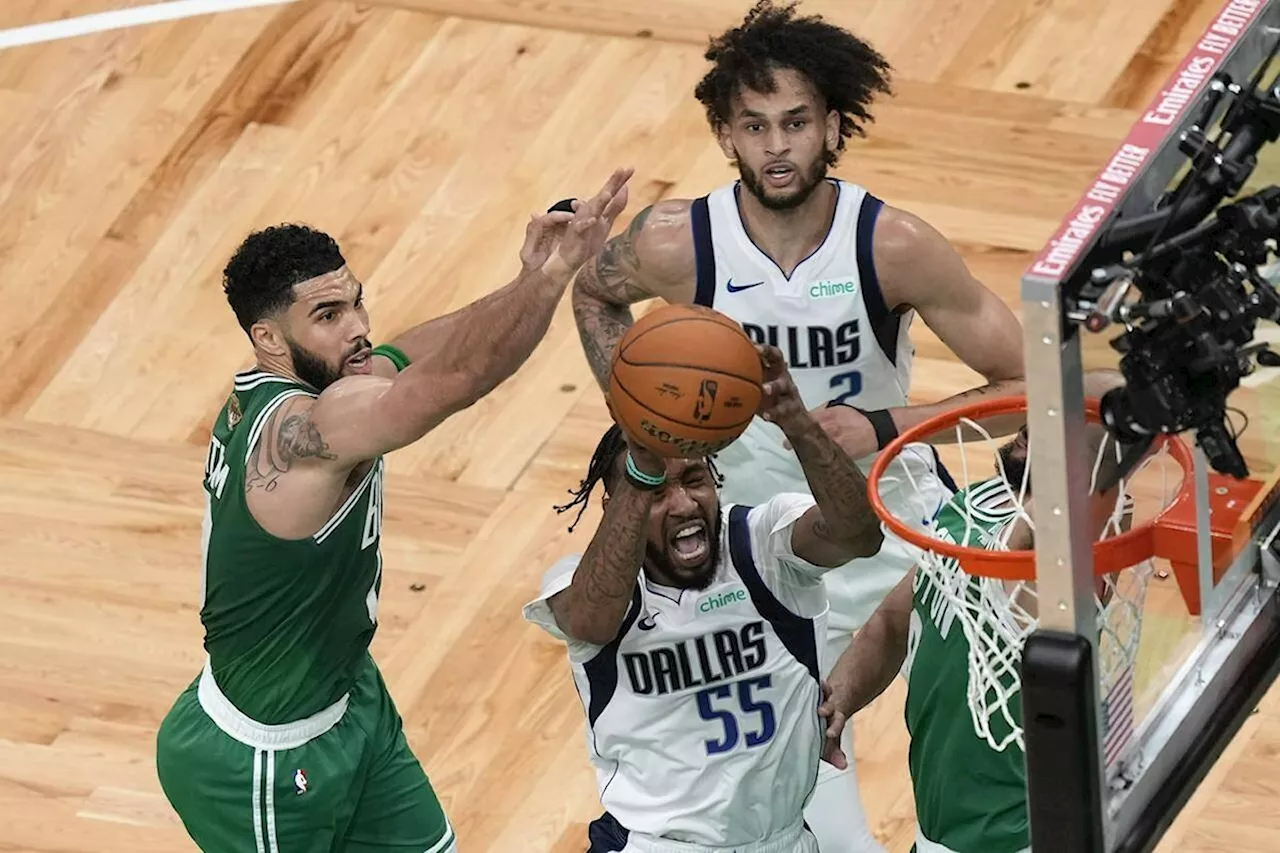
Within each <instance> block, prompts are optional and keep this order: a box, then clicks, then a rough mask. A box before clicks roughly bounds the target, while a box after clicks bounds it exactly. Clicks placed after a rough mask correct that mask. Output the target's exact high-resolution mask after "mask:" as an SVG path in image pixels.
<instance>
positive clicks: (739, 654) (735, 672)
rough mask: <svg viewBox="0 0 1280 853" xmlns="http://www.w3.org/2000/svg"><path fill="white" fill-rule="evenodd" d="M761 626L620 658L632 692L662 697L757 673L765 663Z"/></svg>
mask: <svg viewBox="0 0 1280 853" xmlns="http://www.w3.org/2000/svg"><path fill="white" fill-rule="evenodd" d="M768 654H769V651H768V646H767V644H766V643H765V639H764V623H763V622H760V621H756V622H749V623H747V624H746V625H744V626H742V628H740V629H738V630H733V629H725V630H723V631H715V632H713V633H711V634H704V635H702V636H701V637H695V638H694V639H692V640H681V641H680V642H678V643H672V644H671V645H668V646H659V647H657V648H653V649H648V650H646V651H643V652H627V653H625V654H623V655H622V661H623V664H624V668H625V669H626V671H627V680H628V681H629V682H630V683H631V691H632V692H633V693H635V694H637V695H639V696H651V695H654V694H656V695H658V696H665V695H666V694H668V693H678V692H680V691H682V690H687V689H689V688H692V687H702V686H705V685H708V684H717V683H719V682H721V681H730V680H733V679H736V678H738V677H739V676H740V675H742V674H744V673H747V672H751V671H752V670H755V669H759V668H760V667H762V666H764V665H765V663H766V662H767V660H768Z"/></svg>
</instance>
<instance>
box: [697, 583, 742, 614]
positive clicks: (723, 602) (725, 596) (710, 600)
mask: <svg viewBox="0 0 1280 853" xmlns="http://www.w3.org/2000/svg"><path fill="white" fill-rule="evenodd" d="M746 600H747V590H746V588H745V587H741V586H740V587H738V588H737V589H731V590H729V591H727V592H713V593H711V595H708V596H707V597H706V598H703V599H702V600H700V601H699V602H698V612H699V613H713V612H715V611H716V610H719V609H720V608H722V607H730V606H732V605H734V604H738V603H740V602H743V601H746Z"/></svg>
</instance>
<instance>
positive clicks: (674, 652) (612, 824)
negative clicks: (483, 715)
mask: <svg viewBox="0 0 1280 853" xmlns="http://www.w3.org/2000/svg"><path fill="white" fill-rule="evenodd" d="M760 351H761V359H762V362H763V365H764V378H765V382H764V395H763V399H762V402H761V406H760V410H759V411H760V415H761V417H763V418H764V419H766V420H768V421H769V422H771V423H773V424H775V425H776V426H777V427H778V428H779V429H780V430H782V432H783V434H784V435H786V436H787V438H788V440H790V442H791V443H792V445H793V446H794V447H795V449H796V454H797V455H798V456H799V458H800V464H801V466H802V469H803V471H804V476H805V477H806V478H807V481H808V488H807V490H806V492H808V493H805V494H794V493H793V494H778V495H774V496H773V497H772V498H770V499H769V500H768V501H766V502H764V503H762V504H760V505H758V506H754V507H751V506H743V505H733V504H729V503H722V502H721V500H720V498H719V496H718V495H717V479H718V477H717V475H716V473H715V469H714V467H713V465H712V463H711V461H710V460H707V459H668V460H663V459H661V458H658V457H657V456H654V455H653V454H652V453H650V452H648V451H646V450H644V449H643V447H641V446H640V445H639V444H637V443H636V442H634V441H632V440H631V439H630V438H628V437H627V436H625V435H623V434H622V432H621V431H620V429H619V428H618V427H616V426H615V427H613V428H611V429H610V430H609V431H608V432H607V433H606V434H605V436H604V438H603V440H602V441H601V442H600V445H599V447H598V448H597V449H596V453H595V455H594V456H593V457H592V460H591V467H590V469H589V471H588V474H587V477H586V479H585V480H584V481H583V483H582V485H581V487H580V489H579V490H578V492H577V495H576V498H575V501H574V502H573V503H571V504H570V505H569V507H560V508H559V509H561V510H564V509H568V508H570V507H572V506H575V505H585V503H586V501H587V500H588V499H589V497H590V495H591V492H592V490H593V489H594V487H595V485H596V484H597V483H598V482H601V481H603V483H604V489H605V499H604V517H603V519H602V521H601V522H600V526H599V528H598V529H597V530H596V532H595V535H594V536H593V537H592V539H591V543H590V544H589V545H588V546H587V549H586V551H585V552H584V553H583V554H582V555H581V557H576V556H575V557H569V558H566V559H564V560H561V561H560V562H559V563H557V564H556V565H555V566H553V567H552V568H551V569H550V570H549V571H548V572H547V574H546V576H545V577H544V579H543V585H542V591H541V594H540V595H539V597H538V598H537V599H536V600H535V601H533V602H531V603H530V604H529V605H527V606H526V607H525V618H527V619H529V620H530V621H532V622H534V623H535V624H537V625H539V626H540V627H542V628H543V629H545V630H546V631H548V632H549V633H550V634H551V635H552V636H554V637H556V638H557V639H559V640H561V641H563V642H565V643H566V644H567V646H568V654H569V662H570V665H571V668H572V671H573V678H574V682H575V684H576V685H577V688H578V692H579V694H580V696H581V698H582V704H583V711H584V713H585V714H586V717H587V721H588V748H589V751H590V755H591V761H592V763H593V764H594V766H595V768H596V773H597V780H598V783H599V786H600V800H601V803H602V805H603V806H604V808H605V813H604V815H603V816H602V817H600V818H599V819H598V820H596V821H594V822H593V823H592V824H591V828H590V831H589V834H590V839H591V847H590V853H616V851H625V852H626V853H637V851H645V853H693V851H705V850H707V849H708V848H714V849H717V850H725V851H726V853H727V851H728V850H733V851H735V853H814V851H817V850H818V849H819V848H818V844H817V841H816V840H815V838H814V836H813V834H812V833H811V832H810V830H809V829H808V827H806V826H805V825H804V818H803V812H804V805H805V802H806V801H807V800H808V798H809V795H810V793H811V791H812V789H813V786H814V784H815V781H816V776H817V773H818V766H819V758H820V756H821V755H823V754H827V753H826V752H825V751H826V750H829V749H836V748H838V745H837V744H836V743H835V742H831V743H824V739H823V725H822V724H821V720H820V718H819V717H818V713H817V711H818V706H819V703H820V702H821V697H822V687H821V683H820V678H821V675H820V671H821V660H820V659H821V656H822V654H823V652H824V642H823V640H824V636H825V622H826V611H827V596H826V591H825V589H824V587H823V585H822V576H823V575H824V574H825V573H826V572H827V571H829V570H830V569H831V568H832V567H834V566H840V565H843V564H845V563H847V562H849V561H850V560H852V559H854V558H857V557H865V556H867V555H870V554H874V553H875V552H876V550H877V549H879V547H880V543H881V540H882V534H881V531H880V525H879V521H878V519H877V518H876V515H875V513H874V511H873V510H872V508H871V506H870V502H869V500H868V497H867V484H866V479H865V478H864V477H863V475H862V472H861V471H860V470H859V469H858V467H857V466H856V465H854V463H853V460H852V459H850V458H849V455H848V454H847V453H845V452H844V451H842V450H841V449H840V447H839V446H838V445H837V444H836V443H835V441H834V440H832V438H831V437H830V436H829V435H827V433H826V432H825V431H823V429H822V427H821V426H819V425H818V423H817V421H816V420H815V419H814V418H813V416H812V415H810V414H809V412H808V411H807V410H806V408H805V405H804V402H803V401H802V400H801V398H800V395H799V392H798V391H797V389H796V386H795V383H794V382H793V381H792V379H791V376H790V374H789V372H788V370H787V367H786V362H785V359H784V356H783V355H782V353H781V351H779V350H778V349H777V348H776V347H760ZM809 493H811V494H809ZM580 514H581V511H580V512H579V515H580Z"/></svg>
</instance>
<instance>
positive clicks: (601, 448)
mask: <svg viewBox="0 0 1280 853" xmlns="http://www.w3.org/2000/svg"><path fill="white" fill-rule="evenodd" d="M626 449H627V440H626V438H624V437H623V435H622V430H621V429H620V428H619V427H618V425H617V424H614V425H613V426H611V427H609V429H607V430H605V433H604V435H603V436H602V437H601V438H600V443H599V444H597V445H596V450H595V452H594V453H593V454H591V462H590V463H589V464H588V465H587V476H586V477H584V478H583V479H582V481H581V482H580V483H578V488H576V489H570V490H569V494H571V495H573V500H571V501H569V503H567V504H563V505H561V506H557V507H555V511H556V514H557V515H558V514H560V513H563V512H568V511H569V510H571V509H573V508H574V507H575V506H576V507H577V508H578V514H577V516H575V517H574V519H573V524H571V525H569V532H570V533H572V532H573V528H575V527H577V526H578V522H579V521H581V520H582V514H583V513H584V512H586V510H587V503H588V502H590V500H591V493H592V492H593V491H595V488H596V484H597V483H604V493H605V494H606V495H608V494H611V493H612V492H613V490H614V488H615V487H616V486H617V485H618V476H619V475H618V457H620V456H621V455H622V454H623V453H624V452H625V451H626ZM704 461H705V462H706V463H707V468H708V469H709V470H710V471H711V479H712V482H714V483H715V484H716V485H717V486H721V485H723V484H724V477H723V476H721V474H720V472H719V471H718V470H717V469H716V464H715V461H714V457H711V456H708V457H707V458H706V459H705V460H704Z"/></svg>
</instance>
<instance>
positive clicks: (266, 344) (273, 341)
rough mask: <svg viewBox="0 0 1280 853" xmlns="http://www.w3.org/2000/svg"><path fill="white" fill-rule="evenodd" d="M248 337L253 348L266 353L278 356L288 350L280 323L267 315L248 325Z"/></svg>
mask: <svg viewBox="0 0 1280 853" xmlns="http://www.w3.org/2000/svg"><path fill="white" fill-rule="evenodd" d="M249 339H250V340H251V341H253V346H254V348H255V349H259V350H261V351H262V352H265V353H267V354H268V355H274V356H278V357H282V356H284V355H285V354H286V353H287V352H289V345H288V343H287V342H286V341H285V338H284V329H282V328H281V327H280V323H279V322H277V321H276V320H274V319H271V318H269V317H267V318H263V319H261V320H259V321H258V322H256V323H254V324H253V325H252V326H250V327H249Z"/></svg>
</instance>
